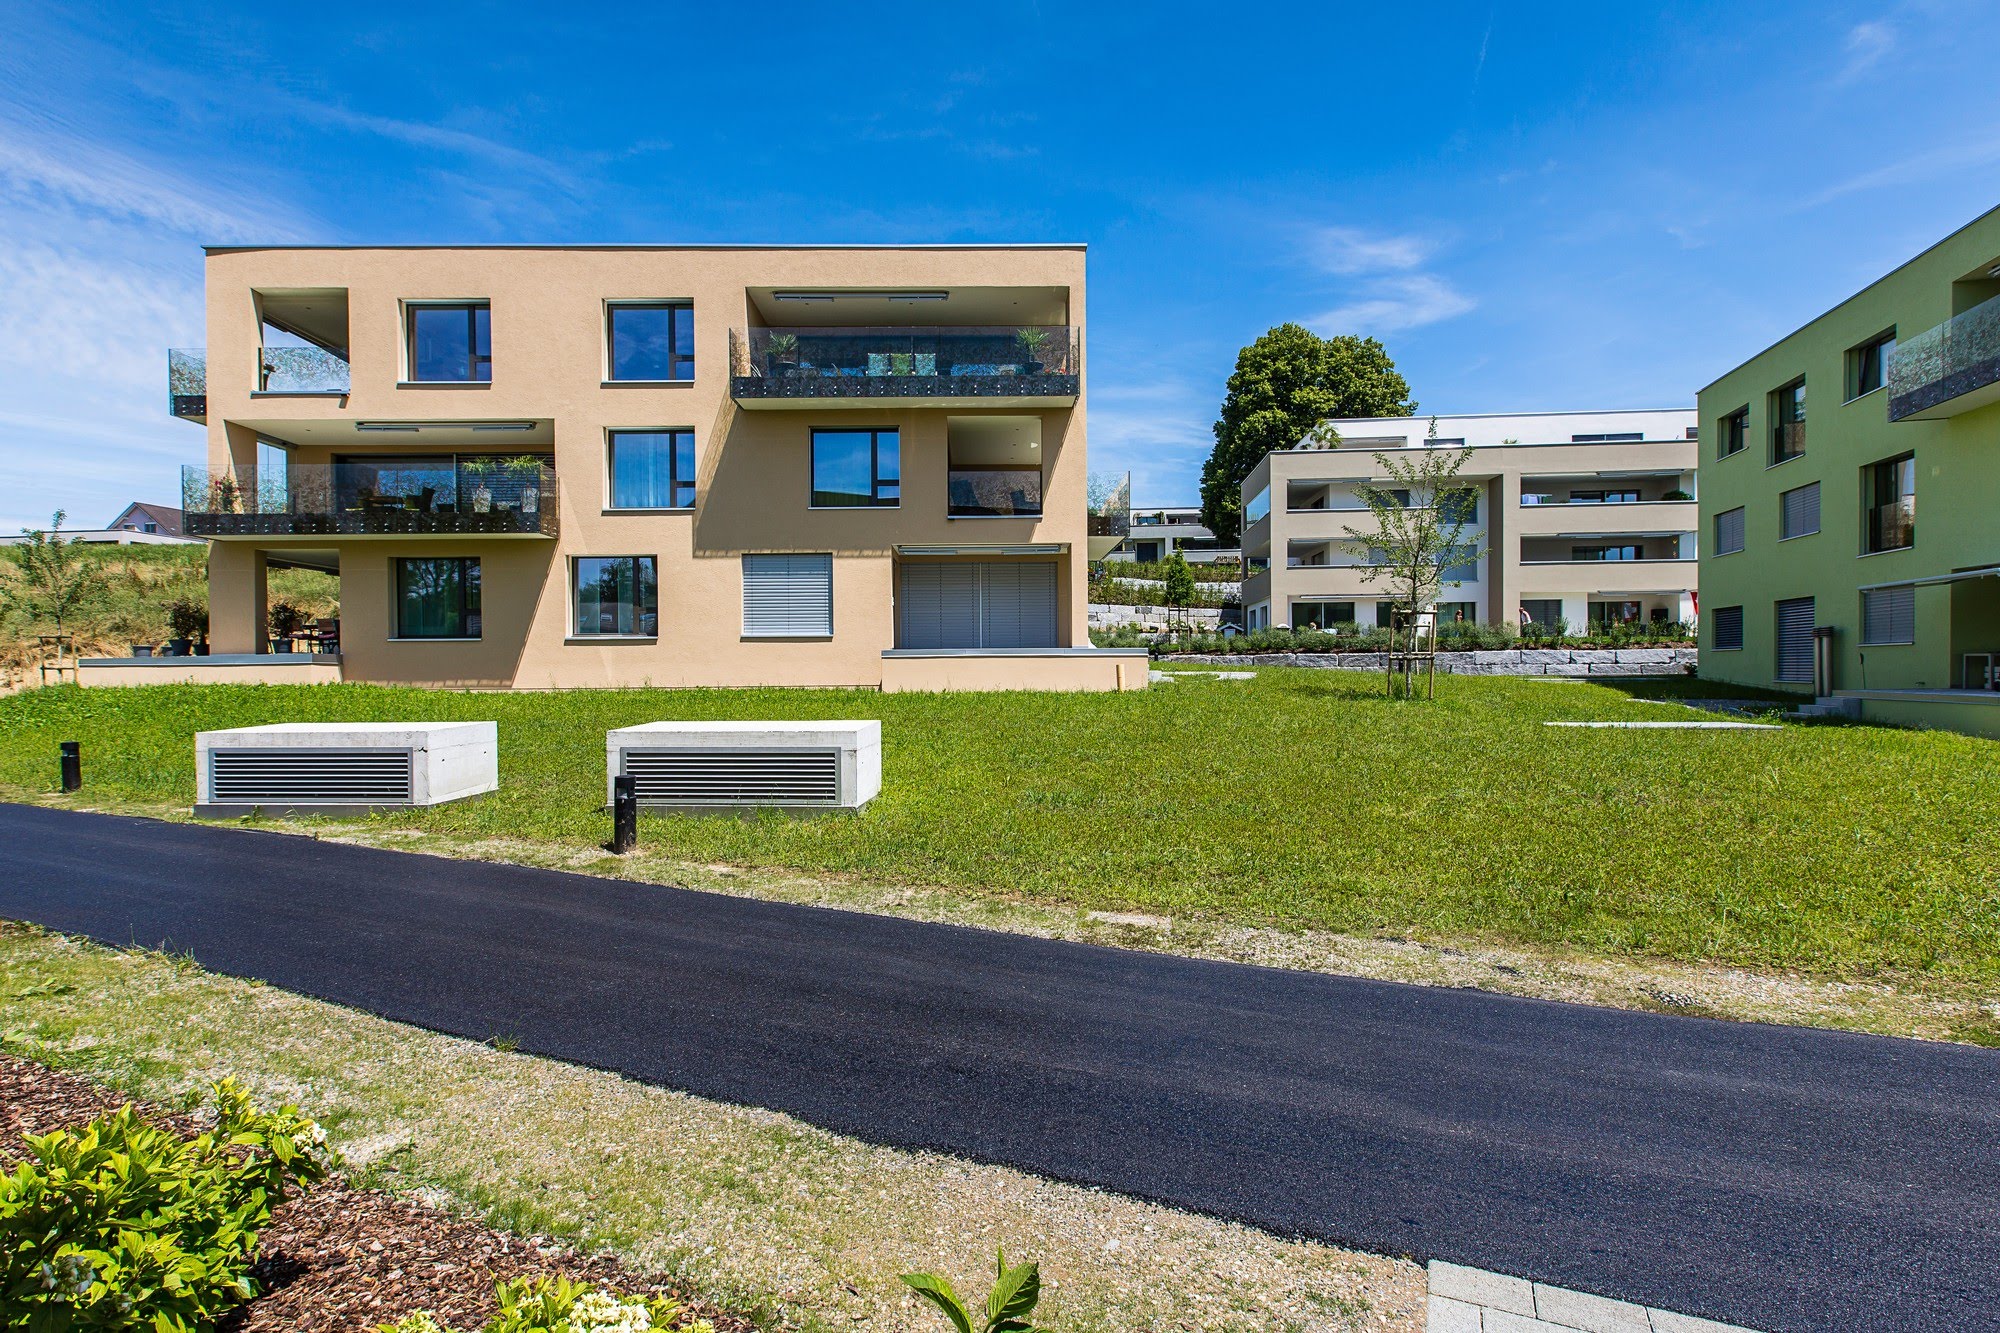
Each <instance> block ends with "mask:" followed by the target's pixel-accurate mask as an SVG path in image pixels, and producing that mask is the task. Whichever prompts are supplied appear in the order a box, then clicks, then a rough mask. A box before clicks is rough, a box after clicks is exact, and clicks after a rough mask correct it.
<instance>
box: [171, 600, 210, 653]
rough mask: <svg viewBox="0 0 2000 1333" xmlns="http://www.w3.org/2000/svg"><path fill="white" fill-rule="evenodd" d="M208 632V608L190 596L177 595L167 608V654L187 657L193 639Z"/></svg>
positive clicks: (192, 648)
mask: <svg viewBox="0 0 2000 1333" xmlns="http://www.w3.org/2000/svg"><path fill="white" fill-rule="evenodd" d="M207 632H208V608H207V607H205V606H203V605H202V604H201V603H200V602H197V601H195V600H194V599H193V598H191V597H178V598H175V599H174V602H173V604H172V605H171V606H169V607H168V608H167V656H169V657H188V656H191V655H193V653H194V641H195V640H196V639H197V638H199V637H202V636H203V635H205V634H207Z"/></svg>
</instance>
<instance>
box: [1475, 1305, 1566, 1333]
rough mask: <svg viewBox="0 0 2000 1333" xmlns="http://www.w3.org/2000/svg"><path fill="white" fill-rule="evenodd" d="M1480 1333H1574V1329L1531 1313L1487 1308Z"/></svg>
mask: <svg viewBox="0 0 2000 1333" xmlns="http://www.w3.org/2000/svg"><path fill="white" fill-rule="evenodd" d="M1481 1333H1576V1330H1575V1329H1569V1328H1564V1327H1563V1326H1562V1325H1561V1324H1551V1323H1549V1322H1548V1321H1547V1320H1545V1319H1536V1318H1534V1317H1533V1316H1531V1315H1524V1314H1512V1313H1509V1312H1508V1311H1506V1310H1488V1311H1487V1312H1486V1317H1485V1319H1484V1320H1483V1321H1481Z"/></svg>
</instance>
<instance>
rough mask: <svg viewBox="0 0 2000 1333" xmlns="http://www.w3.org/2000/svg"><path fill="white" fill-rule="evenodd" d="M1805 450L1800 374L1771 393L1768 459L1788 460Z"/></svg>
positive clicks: (1804, 423) (1803, 398) (1804, 424)
mask: <svg viewBox="0 0 2000 1333" xmlns="http://www.w3.org/2000/svg"><path fill="white" fill-rule="evenodd" d="M1805 451H1806V382H1805V378H1804V377H1803V376H1801V377H1800V378H1798V379H1795V380H1793V381H1792V382H1791V383H1790V384H1787V385H1786V386H1785V387H1784V388H1782V389H1780V390H1778V391H1777V392H1776V393H1774V394H1772V395H1771V462H1772V463H1773V464H1774V465H1775V464H1778V463H1784V462H1789V461H1790V460H1791V459H1794V458H1797V457H1798V456H1799V455H1800V454H1802V453H1804V452H1805Z"/></svg>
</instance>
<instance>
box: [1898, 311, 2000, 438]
mask: <svg viewBox="0 0 2000 1333" xmlns="http://www.w3.org/2000/svg"><path fill="white" fill-rule="evenodd" d="M1993 402H2000V296H1996V297H1994V298H1993V299H1991V300H1988V301H1982V302H1980V303H1979V304H1978V305H1976V306H1973V307H1972V308H1971V309H1970V310H1967V311H1964V312H1963V313H1961V314H1958V315H1954V316H1953V317H1952V318H1950V319H1948V320H1946V321H1945V322H1944V323H1942V324H1940V325H1938V326H1937V327H1936V328H1934V329H1926V330H1924V331H1923V332H1922V333H1919V334H1918V335H1916V336H1915V337H1914V338H1911V339H1910V340H1909V341H1907V342H1899V343H1897V344H1896V352H1895V355H1894V356H1893V357H1891V358H1890V360H1889V420H1891V421H1934V420H1937V419H1938V418H1940V417H1955V416H1958V415H1959V414H1961V413H1964V412H1970V411H1972V410H1973V409H1975V408H1980V407H1985V406H1986V405H1987V404H1988V403H1993Z"/></svg>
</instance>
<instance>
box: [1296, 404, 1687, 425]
mask: <svg viewBox="0 0 2000 1333" xmlns="http://www.w3.org/2000/svg"><path fill="white" fill-rule="evenodd" d="M1695 410H1696V409H1695V406H1694V404H1692V403H1690V404H1689V405H1688V406H1686V407H1607V408H1601V409H1593V408H1569V409H1566V410H1564V411H1549V412H1414V413H1411V414H1409V415H1407V416H1397V417H1327V418H1326V420H1328V421H1430V420H1432V419H1433V418H1435V419H1436V420H1438V421H1488V420H1494V419H1498V418H1502V417H1630V416H1652V415H1655V414H1658V413H1662V412H1692V411H1695Z"/></svg>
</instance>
